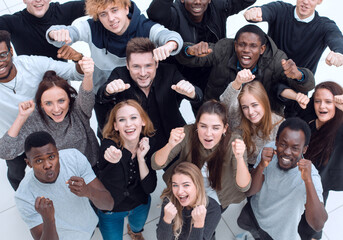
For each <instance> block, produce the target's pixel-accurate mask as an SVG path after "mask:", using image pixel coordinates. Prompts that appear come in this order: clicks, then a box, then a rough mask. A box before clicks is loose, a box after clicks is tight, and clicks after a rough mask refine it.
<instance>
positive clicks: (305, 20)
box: [294, 7, 315, 23]
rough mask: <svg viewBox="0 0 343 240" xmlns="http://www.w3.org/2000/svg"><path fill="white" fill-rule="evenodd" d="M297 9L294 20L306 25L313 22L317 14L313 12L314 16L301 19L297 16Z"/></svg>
mask: <svg viewBox="0 0 343 240" xmlns="http://www.w3.org/2000/svg"><path fill="white" fill-rule="evenodd" d="M296 9H297V8H296V7H295V8H294V18H295V19H296V20H297V21H298V22H304V23H309V22H311V21H312V20H313V18H314V14H315V12H313V14H312V15H311V16H309V17H308V18H305V19H300V18H299V16H298V14H297V11H296Z"/></svg>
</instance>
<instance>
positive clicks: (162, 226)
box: [156, 199, 177, 240]
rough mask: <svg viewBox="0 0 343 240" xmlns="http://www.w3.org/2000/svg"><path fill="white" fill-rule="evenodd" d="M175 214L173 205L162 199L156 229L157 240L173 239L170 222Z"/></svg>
mask: <svg viewBox="0 0 343 240" xmlns="http://www.w3.org/2000/svg"><path fill="white" fill-rule="evenodd" d="M176 214H177V210H176V207H175V206H174V204H173V203H171V202H169V201H168V200H167V199H164V200H163V203H162V206H161V214H160V220H159V222H158V224H157V228H156V236H157V239H158V240H172V239H173V238H174V233H173V224H172V221H173V219H174V218H175V216H176Z"/></svg>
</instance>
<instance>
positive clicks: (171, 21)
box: [147, 0, 179, 30]
mask: <svg viewBox="0 0 343 240" xmlns="http://www.w3.org/2000/svg"><path fill="white" fill-rule="evenodd" d="M173 2H174V1H173V0H153V1H151V3H150V5H149V8H148V9H147V14H148V17H149V19H151V20H153V21H155V22H157V23H159V24H161V25H163V26H165V27H166V28H168V29H175V30H176V29H177V28H178V27H179V17H178V13H177V11H176V9H175V7H174V6H173Z"/></svg>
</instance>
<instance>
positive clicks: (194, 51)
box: [187, 42, 213, 57]
mask: <svg viewBox="0 0 343 240" xmlns="http://www.w3.org/2000/svg"><path fill="white" fill-rule="evenodd" d="M212 51H213V50H212V49H211V48H209V46H208V43H207V42H199V43H197V44H195V45H193V46H189V47H188V48H187V54H188V55H192V56H195V57H205V56H207V55H208V54H210V53H211V52H212Z"/></svg>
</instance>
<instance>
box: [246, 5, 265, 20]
mask: <svg viewBox="0 0 343 240" xmlns="http://www.w3.org/2000/svg"><path fill="white" fill-rule="evenodd" d="M244 17H245V19H246V20H247V21H253V22H262V20H263V19H262V9H261V8H260V7H253V8H250V9H248V10H246V11H245V13H244Z"/></svg>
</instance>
